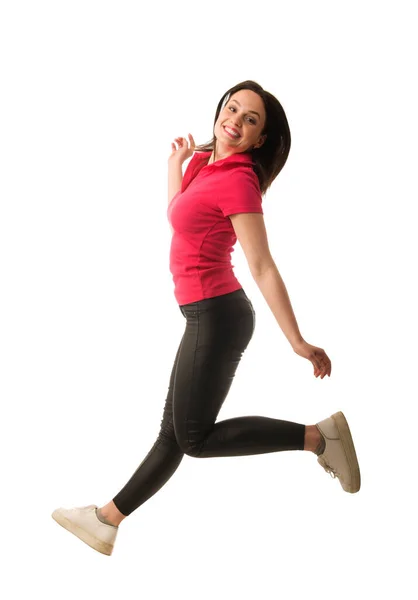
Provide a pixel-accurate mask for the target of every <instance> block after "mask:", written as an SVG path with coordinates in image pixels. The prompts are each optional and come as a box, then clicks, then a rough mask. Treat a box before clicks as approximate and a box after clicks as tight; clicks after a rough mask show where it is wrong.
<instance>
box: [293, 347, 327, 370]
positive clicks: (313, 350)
mask: <svg viewBox="0 0 418 600" xmlns="http://www.w3.org/2000/svg"><path fill="white" fill-rule="evenodd" d="M293 350H294V352H296V354H298V355H299V356H302V357H303V358H307V359H308V360H310V361H311V363H312V364H313V366H314V375H315V377H318V375H319V376H320V377H321V379H323V378H324V377H325V375H328V377H330V376H331V361H330V359H329V358H328V356H327V354H326V352H325V350H324V349H323V348H318V347H317V346H312V345H311V344H308V342H305V341H302V342H300V343H298V344H296V345H295V346H293Z"/></svg>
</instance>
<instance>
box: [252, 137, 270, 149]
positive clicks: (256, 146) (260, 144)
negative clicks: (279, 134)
mask: <svg viewBox="0 0 418 600" xmlns="http://www.w3.org/2000/svg"><path fill="white" fill-rule="evenodd" d="M266 138H267V134H266V135H263V136H262V137H261V138H260V139H259V140H258V142H257V143H256V144H254V148H261V146H262V145H263V144H264V142H265V141H266Z"/></svg>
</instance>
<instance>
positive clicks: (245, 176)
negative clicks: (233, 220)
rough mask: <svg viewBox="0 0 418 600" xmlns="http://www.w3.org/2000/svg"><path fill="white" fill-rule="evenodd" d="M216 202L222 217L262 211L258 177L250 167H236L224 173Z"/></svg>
mask: <svg viewBox="0 0 418 600" xmlns="http://www.w3.org/2000/svg"><path fill="white" fill-rule="evenodd" d="M226 177H227V179H226V182H225V184H224V186H223V189H222V192H219V193H218V197H217V202H218V206H219V208H220V209H221V211H222V214H223V215H224V217H228V216H229V215H235V214H238V213H252V212H255V213H261V214H264V213H263V208H262V206H261V204H262V197H261V192H260V185H259V182H258V177H257V175H256V173H255V172H254V171H253V170H252V169H245V170H241V169H237V170H236V171H235V172H233V173H227V174H226Z"/></svg>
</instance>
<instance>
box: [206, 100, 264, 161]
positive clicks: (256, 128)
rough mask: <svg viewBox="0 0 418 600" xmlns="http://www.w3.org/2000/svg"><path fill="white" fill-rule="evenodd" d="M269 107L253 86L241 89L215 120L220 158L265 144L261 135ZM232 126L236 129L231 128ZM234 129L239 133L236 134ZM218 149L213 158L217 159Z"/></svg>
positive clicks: (211, 158)
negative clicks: (254, 90) (251, 88)
mask: <svg viewBox="0 0 418 600" xmlns="http://www.w3.org/2000/svg"><path fill="white" fill-rule="evenodd" d="M265 122H266V111H265V108H264V103H263V100H262V99H261V97H260V96H259V95H258V94H256V93H255V92H253V91H252V90H238V92H235V94H233V95H232V96H231V97H230V98H229V100H228V102H227V103H226V104H225V106H224V107H223V109H222V110H221V112H220V113H219V116H218V118H217V120H216V123H215V129H214V133H215V137H216V160H220V159H222V158H226V157H227V156H231V154H236V153H237V152H246V151H249V150H251V149H252V148H253V146H254V147H255V148H259V147H260V146H262V145H263V143H264V141H265V139H266V137H267V136H266V135H263V136H262V135H261V132H262V130H263V127H264V124H265ZM231 130H232V131H231ZM233 131H235V132H236V133H238V134H239V136H238V137H235V136H234V135H233ZM213 158H214V152H212V156H211V157H210V160H209V162H213Z"/></svg>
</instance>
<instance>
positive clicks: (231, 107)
mask: <svg viewBox="0 0 418 600" xmlns="http://www.w3.org/2000/svg"><path fill="white" fill-rule="evenodd" d="M231 109H233V110H234V111H235V106H230V107H229V110H231ZM248 118H249V120H250V121H251V123H252V124H253V125H256V124H257V122H256V120H255V119H253V118H252V117H248Z"/></svg>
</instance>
